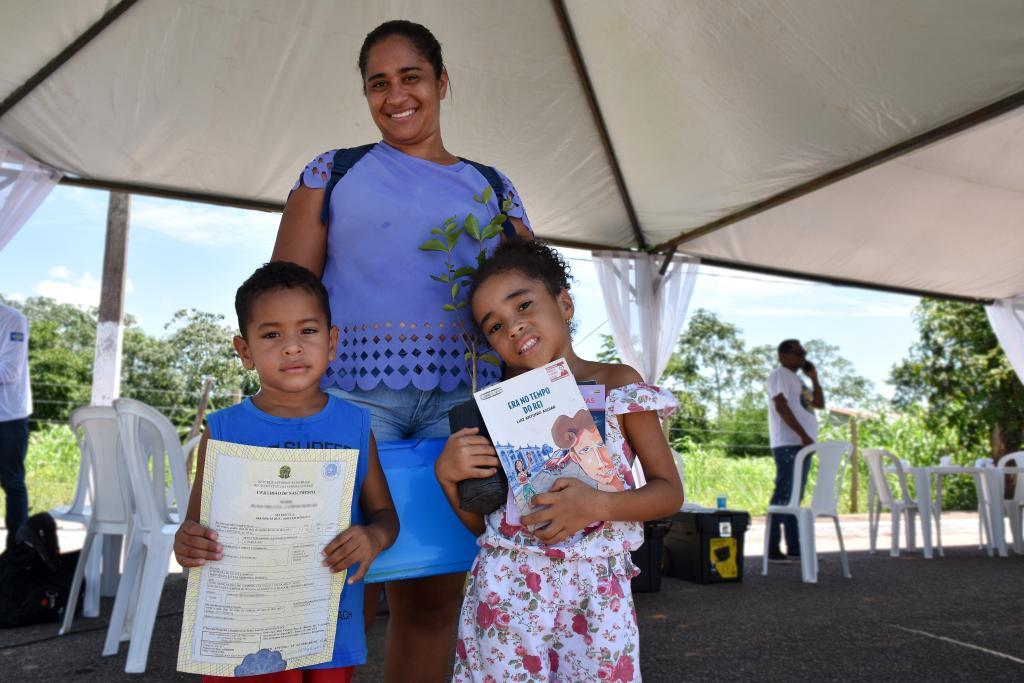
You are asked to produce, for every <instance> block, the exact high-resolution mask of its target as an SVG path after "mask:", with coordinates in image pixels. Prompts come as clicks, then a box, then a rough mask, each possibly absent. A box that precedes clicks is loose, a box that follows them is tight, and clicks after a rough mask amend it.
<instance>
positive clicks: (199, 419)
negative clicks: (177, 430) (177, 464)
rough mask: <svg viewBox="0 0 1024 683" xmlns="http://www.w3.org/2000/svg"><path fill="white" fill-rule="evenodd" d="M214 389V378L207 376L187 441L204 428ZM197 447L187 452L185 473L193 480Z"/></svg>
mask: <svg viewBox="0 0 1024 683" xmlns="http://www.w3.org/2000/svg"><path fill="white" fill-rule="evenodd" d="M212 389H213V379H211V378H209V377H207V378H206V382H205V383H204V384H203V395H202V396H200V397H199V407H198V408H197V409H196V418H195V419H194V420H192V429H190V430H189V431H188V436H186V437H185V441H188V440H189V439H191V438H192V437H194V436H196V435H197V434H199V430H200V429H202V428H203V417H205V416H206V404H207V402H209V400H210V391H211V390H212ZM195 450H196V449H194V448H193V449H192V450H191V451H189V452H188V453H186V454H185V473H186V474H188V479H189V481H192V462H193V458H192V454H193V453H195Z"/></svg>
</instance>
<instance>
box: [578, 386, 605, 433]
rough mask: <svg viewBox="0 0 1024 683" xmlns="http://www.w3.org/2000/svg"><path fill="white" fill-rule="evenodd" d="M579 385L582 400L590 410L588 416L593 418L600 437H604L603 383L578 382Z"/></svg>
mask: <svg viewBox="0 0 1024 683" xmlns="http://www.w3.org/2000/svg"><path fill="white" fill-rule="evenodd" d="M579 387H580V393H581V394H583V402H584V403H586V404H587V410H589V411H590V417H592V418H594V424H595V425H597V431H598V432H600V434H601V438H602V439H604V438H605V431H604V425H605V422H604V385H603V384H595V383H594V382H580V383H579Z"/></svg>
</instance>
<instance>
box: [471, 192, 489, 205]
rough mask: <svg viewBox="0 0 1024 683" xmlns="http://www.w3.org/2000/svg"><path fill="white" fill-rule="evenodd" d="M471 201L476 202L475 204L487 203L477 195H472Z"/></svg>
mask: <svg viewBox="0 0 1024 683" xmlns="http://www.w3.org/2000/svg"><path fill="white" fill-rule="evenodd" d="M473 201H474V202H476V203H477V204H486V203H487V202H485V201H484V198H483V197H481V196H480V195H478V194H475V195H473Z"/></svg>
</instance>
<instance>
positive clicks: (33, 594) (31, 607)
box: [0, 512, 85, 628]
mask: <svg viewBox="0 0 1024 683" xmlns="http://www.w3.org/2000/svg"><path fill="white" fill-rule="evenodd" d="M78 556H79V553H77V552H74V553H68V554H66V555H61V554H60V548H59V546H58V543H57V523H56V522H55V521H54V520H53V517H51V516H50V515H49V513H46V512H40V513H38V514H35V515H32V516H31V517H29V518H28V521H27V522H25V523H24V524H23V525H22V526H21V528H20V529H18V533H17V534H16V535H15V545H14V547H12V548H10V549H9V550H7V552H5V553H4V554H3V555H0V628H14V627H17V626H30V625H32V624H43V623H48V622H59V621H61V620H62V619H63V618H64V609H65V608H66V607H67V600H68V593H70V591H71V579H72V577H73V576H74V572H75V565H77V564H78ZM84 593H85V587H84V581H83V587H82V591H81V593H80V595H81V594H84Z"/></svg>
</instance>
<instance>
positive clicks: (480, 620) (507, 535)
mask: <svg viewBox="0 0 1024 683" xmlns="http://www.w3.org/2000/svg"><path fill="white" fill-rule="evenodd" d="M675 408H676V399H675V397H674V396H672V394H671V393H669V392H667V391H665V390H663V389H660V388H658V387H655V386H651V385H648V384H629V385H626V386H624V387H620V388H618V389H612V390H611V391H609V392H608V396H607V399H606V407H605V411H606V427H605V429H606V434H605V444H606V445H607V447H608V448H609V450H610V453H611V455H612V457H613V458H614V459H615V460H616V461H618V462H619V463H621V467H620V469H619V475H620V476H621V477H622V479H623V480H624V481H625V482H626V488H627V489H628V488H632V487H633V476H632V473H631V472H630V470H629V466H630V465H632V463H633V459H634V457H635V455H634V454H633V452H632V450H631V449H630V447H629V444H628V443H626V440H625V439H624V438H623V436H622V432H621V430H620V426H619V421H618V416H619V415H623V414H625V413H631V412H642V411H647V410H655V411H657V412H658V413H659V414H660V415H661V416H662V417H667V416H668V415H670V414H672V412H673V411H674V410H675ZM485 522H486V528H485V529H484V533H483V534H482V535H481V536H480V538H479V539H478V541H477V543H478V544H479V545H480V552H479V553H478V554H477V557H476V561H475V562H474V563H473V569H472V571H471V572H470V576H469V582H468V584H467V586H466V597H465V599H464V601H463V603H462V614H461V615H460V617H459V635H458V641H457V642H456V647H455V652H456V659H455V669H454V672H453V674H452V680H453V681H474V682H479V683H484V682H486V683H497V682H498V681H564V682H566V683H568V682H575V681H598V680H599V681H639V680H640V666H639V664H640V663H639V645H640V641H639V633H638V631H637V621H636V612H635V611H634V609H633V596H632V593H631V591H630V579H632V578H633V577H634V576H636V575H637V574H638V573H639V570H638V569H637V568H636V566H635V565H634V564H633V562H632V560H631V559H630V555H629V553H630V551H631V550H635V549H637V548H639V547H640V545H641V544H642V543H643V540H644V537H643V525H642V524H640V523H639V522H601V523H599V524H597V525H595V526H593V527H590V528H587V529H585V530H583V531H581V532H579V533H577V534H576V535H575V536H573V537H572V538H569V539H567V540H566V541H563V542H562V543H559V544H557V545H553V546H548V545H544V544H543V543H541V542H540V541H538V540H537V538H536V537H535V536H533V535H532V534H531V533H530V532H529V531H528V530H527V529H526V528H524V527H522V526H518V525H513V524H510V523H509V521H508V520H507V519H506V517H505V507H504V506H502V507H501V508H499V509H498V510H496V511H495V512H492V513H491V514H490V515H488V516H487V518H486V520H485Z"/></svg>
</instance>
